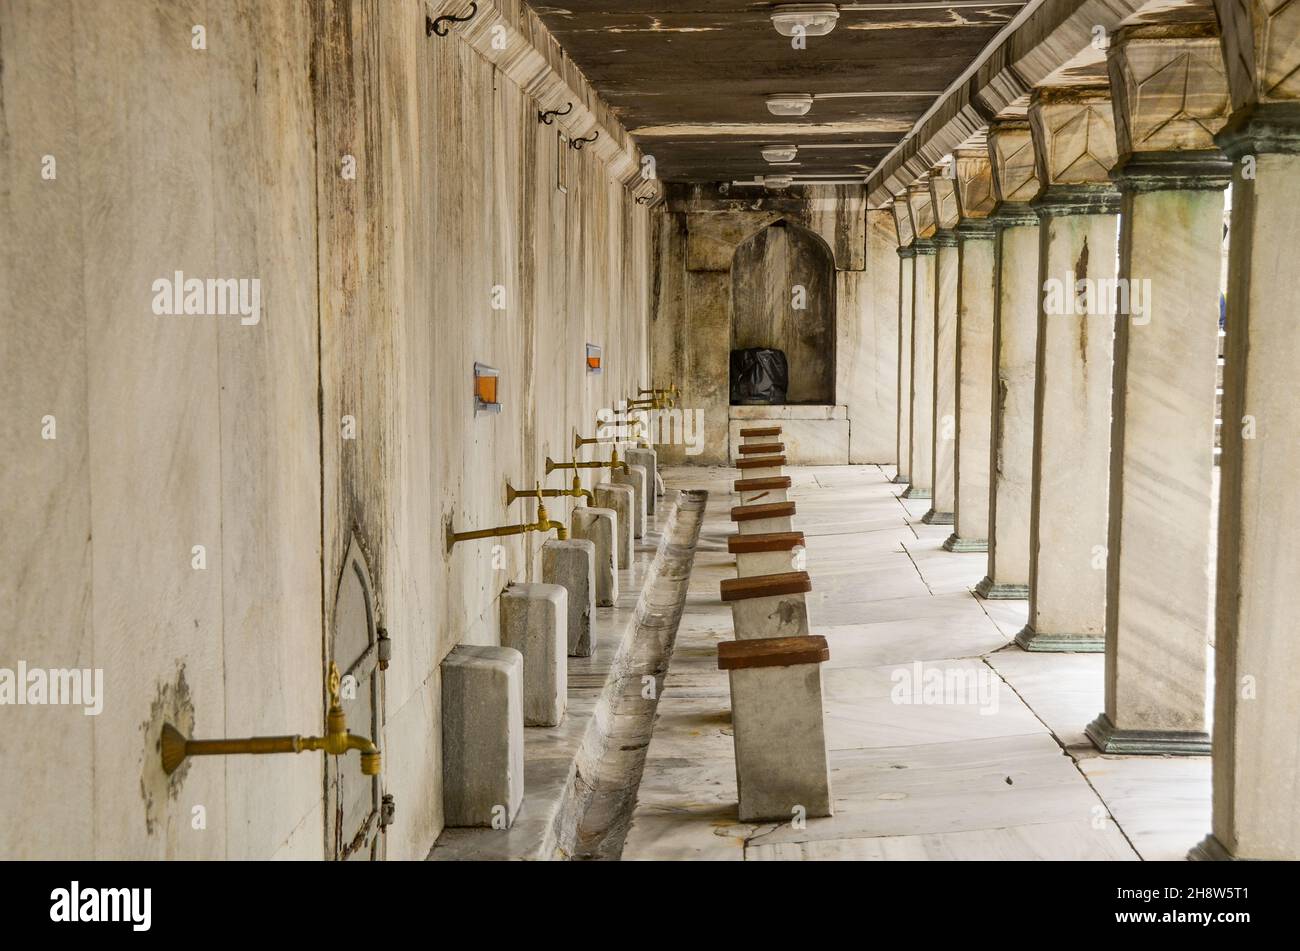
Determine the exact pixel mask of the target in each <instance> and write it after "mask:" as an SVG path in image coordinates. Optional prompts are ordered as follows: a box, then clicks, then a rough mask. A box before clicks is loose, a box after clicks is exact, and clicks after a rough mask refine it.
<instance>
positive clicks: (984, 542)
mask: <svg viewBox="0 0 1300 951" xmlns="http://www.w3.org/2000/svg"><path fill="white" fill-rule="evenodd" d="M943 550H944V551H988V550H989V540H988V539H987V538H962V537H960V536H959V535H958V534H957V533H956V532H953V533H952V534H951V535H949V536H948V540H947V541H946V542H944V543H943Z"/></svg>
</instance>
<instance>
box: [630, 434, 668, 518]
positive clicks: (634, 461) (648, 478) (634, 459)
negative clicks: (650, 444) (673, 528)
mask: <svg viewBox="0 0 1300 951" xmlns="http://www.w3.org/2000/svg"><path fill="white" fill-rule="evenodd" d="M623 456H624V458H625V459H627V464H628V465H629V466H644V467H645V489H646V492H645V511H646V514H647V515H654V514H655V496H657V495H659V494H660V493H661V492H663V482H661V481H660V479H659V453H657V452H655V451H654V450H653V449H629V450H628V451H627V452H625V453H624V454H623Z"/></svg>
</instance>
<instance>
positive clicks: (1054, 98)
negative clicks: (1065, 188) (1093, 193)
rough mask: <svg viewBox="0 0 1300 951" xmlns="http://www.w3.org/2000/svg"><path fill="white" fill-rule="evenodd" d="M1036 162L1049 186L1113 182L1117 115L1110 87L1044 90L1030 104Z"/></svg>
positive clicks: (1043, 179)
mask: <svg viewBox="0 0 1300 951" xmlns="http://www.w3.org/2000/svg"><path fill="white" fill-rule="evenodd" d="M1029 127H1030V130H1031V131H1032V133H1033V141H1034V161H1035V163H1036V165H1037V168H1038V177H1039V179H1040V180H1041V181H1042V182H1043V186H1044V187H1045V188H1052V187H1053V186H1057V185H1107V186H1109V185H1110V173H1111V170H1112V169H1113V168H1114V167H1115V162H1116V160H1117V159H1118V157H1119V156H1118V155H1117V153H1116V150H1115V113H1114V110H1113V109H1112V108H1111V102H1110V91H1109V90H1107V89H1092V88H1088V89H1039V90H1037V91H1036V92H1035V93H1034V97H1033V99H1031V100H1030V103H1029Z"/></svg>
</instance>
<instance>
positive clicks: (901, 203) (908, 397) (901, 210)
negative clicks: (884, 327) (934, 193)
mask: <svg viewBox="0 0 1300 951" xmlns="http://www.w3.org/2000/svg"><path fill="white" fill-rule="evenodd" d="M894 225H895V227H896V228H897V229H898V472H897V474H896V475H895V476H894V481H895V482H898V483H906V482H908V481H910V480H911V469H910V468H909V464H910V462H911V442H912V285H913V281H914V277H915V271H916V267H915V265H916V251H914V250H913V249H912V240H913V237H914V236H913V234H912V219H911V217H910V216H909V215H908V213H907V199H906V198H895V199H894Z"/></svg>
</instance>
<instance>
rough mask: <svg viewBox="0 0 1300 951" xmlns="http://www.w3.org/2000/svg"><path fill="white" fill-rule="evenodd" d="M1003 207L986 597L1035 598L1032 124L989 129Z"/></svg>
mask: <svg viewBox="0 0 1300 951" xmlns="http://www.w3.org/2000/svg"><path fill="white" fill-rule="evenodd" d="M988 146H989V162H990V163H991V165H992V167H993V188H994V194H995V195H996V196H997V199H998V205H997V209H996V210H995V211H994V213H993V215H992V216H991V218H990V220H992V222H993V223H994V224H995V225H996V226H997V228H998V234H997V239H996V241H997V246H996V252H995V253H996V257H997V274H998V283H997V293H996V296H995V298H994V307H993V354H994V357H993V359H994V379H993V387H994V389H993V414H992V417H991V428H990V435H989V440H990V453H989V457H990V459H989V538H988V543H989V544H988V550H989V561H988V574H987V575H986V576H985V577H984V579H983V580H982V581H981V582H980V583H979V584H978V585H976V586H975V593H976V594H978V595H979V596H980V597H983V598H991V599H1007V600H1010V599H1021V598H1027V597H1028V596H1029V509H1030V475H1031V471H1032V466H1033V443H1034V361H1035V359H1036V356H1037V354H1036V350H1035V347H1036V339H1037V336H1038V214H1037V213H1036V212H1035V211H1034V210H1033V209H1032V208H1031V207H1030V206H1029V202H1030V201H1032V200H1033V199H1034V198H1035V197H1037V195H1038V191H1039V181H1038V171H1037V168H1036V167H1035V164H1034V147H1033V143H1032V142H1031V141H1030V133H1029V123H1028V122H1024V121H1014V120H1012V121H1002V122H996V123H994V124H993V125H992V126H991V127H990V128H989V131H988Z"/></svg>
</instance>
